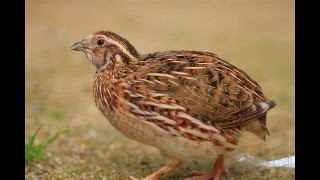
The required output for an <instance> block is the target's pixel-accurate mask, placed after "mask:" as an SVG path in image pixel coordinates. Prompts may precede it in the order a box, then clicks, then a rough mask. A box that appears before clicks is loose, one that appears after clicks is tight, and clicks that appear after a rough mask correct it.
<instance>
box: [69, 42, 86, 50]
mask: <svg viewBox="0 0 320 180" xmlns="http://www.w3.org/2000/svg"><path fill="white" fill-rule="evenodd" d="M83 48H84V46H83V44H82V41H78V42H76V43H74V44H73V45H72V46H71V50H74V51H82V50H83Z"/></svg>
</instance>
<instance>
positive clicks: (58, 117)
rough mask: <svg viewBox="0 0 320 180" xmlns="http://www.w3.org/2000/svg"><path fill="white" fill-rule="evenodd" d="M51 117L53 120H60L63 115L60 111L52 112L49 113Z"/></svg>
mask: <svg viewBox="0 0 320 180" xmlns="http://www.w3.org/2000/svg"><path fill="white" fill-rule="evenodd" d="M51 116H52V117H53V118H55V119H62V118H64V117H65V113H64V112H61V111H53V112H51Z"/></svg>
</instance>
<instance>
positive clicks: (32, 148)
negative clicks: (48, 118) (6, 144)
mask: <svg viewBox="0 0 320 180" xmlns="http://www.w3.org/2000/svg"><path fill="white" fill-rule="evenodd" d="M42 126H43V125H41V126H39V127H38V129H37V130H36V131H35V132H34V134H33V135H32V136H31V138H30V139H29V142H28V143H27V144H26V145H25V163H26V164H27V163H29V162H31V161H32V160H33V159H36V158H44V157H45V156H44V155H43V154H44V152H45V150H46V148H47V147H48V146H49V145H50V144H52V143H53V142H54V141H55V140H56V139H57V138H58V137H59V136H60V135H61V134H63V133H67V132H68V130H62V131H59V132H58V133H56V134H55V135H54V136H52V137H50V138H49V139H48V140H46V141H43V142H41V143H40V144H38V145H35V144H34V140H35V139H36V136H37V135H38V133H39V131H40V129H41V128H42Z"/></svg>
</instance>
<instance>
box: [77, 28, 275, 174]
mask: <svg viewBox="0 0 320 180" xmlns="http://www.w3.org/2000/svg"><path fill="white" fill-rule="evenodd" d="M72 49H73V50H80V51H83V52H85V54H86V55H87V57H88V58H89V60H90V62H91V63H92V64H94V65H95V66H96V67H97V72H96V79H95V82H94V86H93V95H94V99H95V102H96V105H97V107H98V108H99V110H100V111H101V112H102V113H103V114H104V115H105V116H106V117H107V118H108V120H109V121H110V123H111V124H112V125H113V126H114V127H115V128H116V129H117V130H118V131H120V132H121V133H123V134H124V135H126V136H127V137H129V138H131V139H134V140H136V141H139V142H142V143H144V144H148V145H151V146H154V147H157V148H158V149H160V151H161V152H162V154H163V155H164V156H166V157H167V158H168V159H169V160H168V163H167V164H166V166H165V167H163V168H161V169H160V170H158V171H157V172H155V173H153V174H152V175H150V176H148V177H147V178H146V179H158V178H159V177H160V176H162V175H164V174H167V173H169V172H171V171H172V170H173V169H175V168H176V167H177V166H178V165H179V164H180V162H181V161H184V160H187V159H191V158H198V159H201V158H206V159H207V158H215V157H217V160H216V162H215V166H214V168H213V171H212V172H211V173H208V174H203V175H201V176H197V177H194V179H196V178H198V179H201V178H202V179H208V178H210V177H214V178H215V179H219V178H220V175H221V172H222V171H226V168H225V167H224V165H223V155H224V154H225V153H227V152H230V151H232V150H234V149H235V148H236V146H237V144H238V137H239V136H240V135H241V132H242V131H249V132H252V133H254V134H256V135H257V136H259V137H260V138H262V139H265V136H266V134H269V132H268V129H267V127H266V114H267V111H268V110H270V109H271V108H272V107H274V106H275V102H274V101H273V100H270V99H268V98H266V97H265V95H264V94H263V92H262V89H261V87H260V86H259V85H258V83H257V82H256V81H254V80H253V79H252V78H250V77H249V76H248V75H247V74H246V73H245V72H244V71H242V70H240V69H239V68H237V67H235V66H233V65H231V64H230V63H228V62H227V61H224V60H222V59H221V58H220V57H218V56H217V55H216V54H213V53H209V52H199V51H164V52H156V53H151V54H147V55H140V54H139V53H138V52H137V51H136V49H135V48H134V47H133V46H132V45H131V44H130V43H129V42H128V41H127V40H125V39H124V38H122V37H120V36H119V35H117V34H115V33H113V32H108V31H100V32H97V33H94V34H93V35H90V36H88V37H86V38H84V39H82V40H81V41H79V42H77V43H75V44H74V45H73V47H72Z"/></svg>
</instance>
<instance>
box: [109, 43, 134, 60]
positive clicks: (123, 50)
mask: <svg viewBox="0 0 320 180" xmlns="http://www.w3.org/2000/svg"><path fill="white" fill-rule="evenodd" d="M106 40H107V41H108V43H110V44H113V45H116V46H118V47H119V48H120V49H121V50H122V52H123V53H125V54H126V55H127V56H129V58H130V59H131V60H133V62H138V59H137V58H136V57H134V56H133V55H132V54H131V53H130V52H129V51H128V50H127V48H125V46H124V45H122V44H120V43H119V42H118V41H115V40H113V39H111V38H106Z"/></svg>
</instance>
